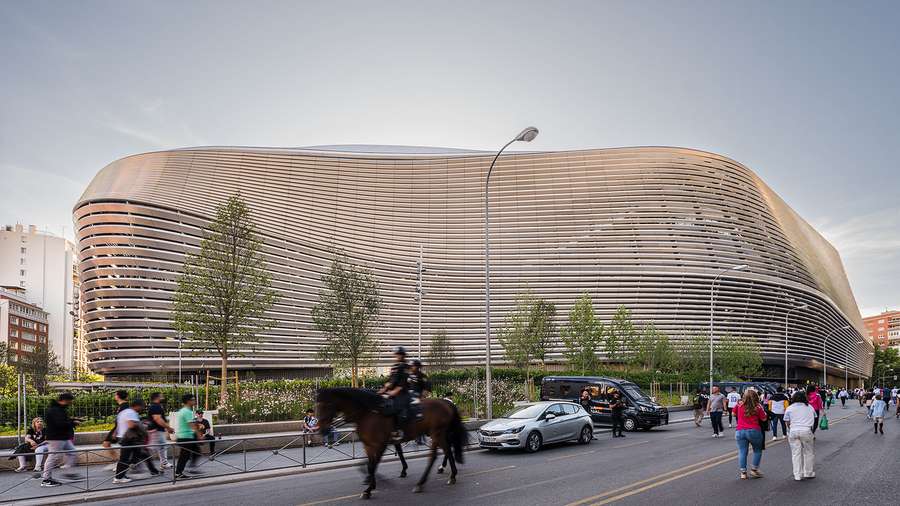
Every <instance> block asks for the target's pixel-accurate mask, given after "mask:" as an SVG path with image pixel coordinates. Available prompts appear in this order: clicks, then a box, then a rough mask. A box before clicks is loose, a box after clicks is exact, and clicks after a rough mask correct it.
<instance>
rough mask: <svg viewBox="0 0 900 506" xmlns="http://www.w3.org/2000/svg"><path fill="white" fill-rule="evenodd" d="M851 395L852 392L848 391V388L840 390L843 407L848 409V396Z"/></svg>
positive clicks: (839, 396) (839, 397)
mask: <svg viewBox="0 0 900 506" xmlns="http://www.w3.org/2000/svg"><path fill="white" fill-rule="evenodd" d="M849 396H850V394H848V393H847V389H846V388H842V389H841V391H840V392H838V399H840V400H841V409H847V397H849Z"/></svg>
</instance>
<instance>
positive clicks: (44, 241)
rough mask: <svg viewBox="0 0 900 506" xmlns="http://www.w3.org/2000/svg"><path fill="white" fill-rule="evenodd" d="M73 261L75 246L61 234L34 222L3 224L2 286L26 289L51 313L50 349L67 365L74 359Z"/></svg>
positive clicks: (33, 301) (0, 238) (32, 300)
mask: <svg viewBox="0 0 900 506" xmlns="http://www.w3.org/2000/svg"><path fill="white" fill-rule="evenodd" d="M74 264H75V246H74V245H73V244H72V243H71V242H69V241H67V240H66V239H64V238H62V237H58V236H55V235H52V234H50V233H47V232H42V231H38V230H37V227H35V226H34V225H29V226H28V227H27V228H25V227H23V226H22V225H6V226H4V227H2V228H0V286H10V287H16V288H19V289H22V290H24V291H25V293H24V298H25V300H27V301H28V302H29V303H31V304H34V305H36V306H38V307H40V308H41V309H43V310H44V311H46V312H47V313H48V316H47V322H48V324H49V342H50V349H52V350H53V352H54V353H55V354H56V356H57V358H58V359H59V363H60V365H62V366H63V367H65V368H66V369H72V367H73V366H74V359H75V350H74V348H75V321H74V318H73V316H72V315H71V314H70V312H74V311H73V309H72V308H73V307H74V305H73V302H74V301H75V281H74V278H73V275H74V273H73V266H74ZM76 314H77V313H76Z"/></svg>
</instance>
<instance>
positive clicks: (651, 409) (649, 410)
mask: <svg viewBox="0 0 900 506" xmlns="http://www.w3.org/2000/svg"><path fill="white" fill-rule="evenodd" d="M638 409H640V410H641V411H644V412H645V413H649V412H651V411H653V408H648V407H647V406H638Z"/></svg>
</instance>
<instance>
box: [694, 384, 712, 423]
mask: <svg viewBox="0 0 900 506" xmlns="http://www.w3.org/2000/svg"><path fill="white" fill-rule="evenodd" d="M707 401H709V396H707V395H706V390H705V389H702V388H698V389H697V393H696V394H695V395H694V425H696V426H697V427H699V426H700V423H701V422H702V421H703V412H704V410H705V409H706V403H707Z"/></svg>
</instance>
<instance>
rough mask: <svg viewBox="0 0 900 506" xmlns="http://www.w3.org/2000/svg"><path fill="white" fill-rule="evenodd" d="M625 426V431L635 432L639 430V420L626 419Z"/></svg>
mask: <svg viewBox="0 0 900 506" xmlns="http://www.w3.org/2000/svg"><path fill="white" fill-rule="evenodd" d="M624 425H625V430H627V431H628V432H633V431H634V429H636V428H637V420H635V419H634V418H631V417H628V418H626V419H625V423H624Z"/></svg>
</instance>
